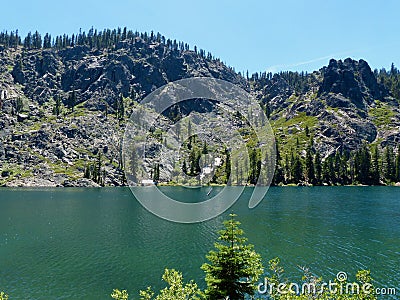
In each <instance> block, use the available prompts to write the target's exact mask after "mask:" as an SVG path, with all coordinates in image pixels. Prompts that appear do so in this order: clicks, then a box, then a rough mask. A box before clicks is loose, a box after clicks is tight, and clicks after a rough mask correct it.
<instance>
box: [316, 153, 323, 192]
mask: <svg viewBox="0 0 400 300" xmlns="http://www.w3.org/2000/svg"><path fill="white" fill-rule="evenodd" d="M314 167H315V182H316V184H317V185H320V184H321V183H322V162H321V155H320V154H319V152H318V151H317V153H316V154H315V158H314Z"/></svg>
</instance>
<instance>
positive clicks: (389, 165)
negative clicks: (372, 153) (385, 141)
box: [384, 145, 396, 182]
mask: <svg viewBox="0 0 400 300" xmlns="http://www.w3.org/2000/svg"><path fill="white" fill-rule="evenodd" d="M384 166H385V172H384V175H385V178H386V181H387V182H393V181H394V179H395V178H394V177H395V176H394V175H395V173H396V172H395V164H394V153H393V148H392V146H390V145H388V146H386V148H385V152H384Z"/></svg>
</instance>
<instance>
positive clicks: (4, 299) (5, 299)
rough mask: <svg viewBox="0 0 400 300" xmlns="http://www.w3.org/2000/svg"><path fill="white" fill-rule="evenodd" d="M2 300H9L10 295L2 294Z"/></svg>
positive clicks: (0, 299)
mask: <svg viewBox="0 0 400 300" xmlns="http://www.w3.org/2000/svg"><path fill="white" fill-rule="evenodd" d="M0 300H8V295H7V294H5V293H4V292H0Z"/></svg>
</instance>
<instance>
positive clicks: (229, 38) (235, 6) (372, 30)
mask: <svg viewBox="0 0 400 300" xmlns="http://www.w3.org/2000/svg"><path fill="white" fill-rule="evenodd" d="M2 2H3V3H1V14H0V30H8V31H10V30H15V29H19V32H20V34H21V35H25V34H26V33H27V32H28V31H35V30H38V31H39V32H41V33H42V34H44V33H45V32H49V33H51V34H52V36H54V35H56V34H62V33H68V34H72V33H76V32H79V28H82V30H85V31H87V30H88V29H90V27H92V26H93V27H94V28H96V29H99V30H101V29H104V28H115V27H118V26H120V27H124V26H126V27H128V28H129V29H132V30H138V31H151V30H154V31H155V32H157V31H158V32H160V33H161V34H163V35H165V36H166V37H167V38H171V39H177V40H181V41H184V42H187V43H189V44H190V45H191V47H193V46H194V45H197V46H198V47H199V48H203V49H205V50H206V51H210V52H211V53H213V54H214V55H215V56H217V57H220V58H221V59H222V60H223V61H224V62H226V63H227V64H228V65H230V66H232V67H235V69H236V71H246V70H249V72H250V73H252V72H256V71H272V72H275V71H280V70H299V71H301V70H304V71H312V70H315V69H319V68H320V67H322V66H324V65H326V64H327V63H328V62H329V58H331V57H333V58H337V59H343V58H346V57H352V58H355V59H359V58H363V59H365V60H367V61H368V62H369V63H370V65H371V67H372V68H373V69H374V68H381V67H385V68H389V67H390V64H391V63H392V62H394V63H395V65H396V66H398V67H400V51H399V49H400V1H397V0H382V1H378V0H377V1H370V0H363V1H360V0H310V1H305V0H304V1H302V0H291V1H289V0H274V1H269V0H264V1H263V0H257V1H256V0H246V1H236V0H230V1H227V0H202V1H191V0H186V1H178V0H130V1H120V0H114V1H103V0H97V1H95V0H79V1H78V0H29V1H25V0H23V1H2Z"/></svg>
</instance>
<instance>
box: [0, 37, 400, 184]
mask: <svg viewBox="0 0 400 300" xmlns="http://www.w3.org/2000/svg"><path fill="white" fill-rule="evenodd" d="M39 48H40V47H39ZM196 76H207V77H215V78H220V79H224V80H227V81H230V82H232V83H235V84H238V85H240V86H241V87H243V88H245V89H251V92H252V93H253V94H254V96H255V97H256V98H257V99H258V100H259V101H260V103H262V105H264V106H265V107H266V110H267V113H268V114H270V119H271V124H272V126H273V128H274V131H275V134H276V138H277V139H278V141H279V145H280V148H281V150H282V151H283V152H285V151H288V150H289V149H291V148H293V147H294V146H295V145H296V144H297V147H298V144H300V145H301V147H302V148H301V149H305V147H306V144H307V142H308V140H309V136H310V132H311V134H312V135H313V136H314V143H315V148H316V149H318V151H320V152H321V153H322V156H323V157H328V156H329V155H331V154H334V153H335V152H336V151H337V150H338V149H342V150H354V149H357V148H359V147H360V146H361V145H362V143H363V142H367V143H370V144H374V143H375V144H379V145H380V146H381V147H385V146H386V145H388V144H391V145H393V146H396V145H397V144H398V143H399V142H400V110H399V99H396V98H395V97H394V96H393V92H392V91H391V90H390V88H388V87H387V86H385V85H384V84H383V83H381V82H379V81H378V79H377V78H378V76H377V74H376V73H374V72H372V70H371V69H370V67H369V65H368V63H367V62H365V61H363V60H360V61H355V60H352V59H346V60H344V61H336V60H331V61H330V62H329V65H328V66H327V67H324V68H322V69H321V70H319V71H315V72H313V73H311V74H298V73H289V72H287V73H280V74H274V75H273V74H260V75H257V76H253V77H252V78H250V79H249V80H248V81H247V80H245V79H244V78H243V77H241V76H240V74H237V73H235V72H234V70H233V69H232V68H229V67H227V66H226V65H224V64H223V63H222V62H221V61H220V60H218V59H214V58H213V57H212V56H206V55H204V53H202V52H200V53H199V52H198V51H194V50H190V49H188V47H181V49H177V47H171V45H168V44H167V43H165V41H162V40H156V39H147V40H146V39H143V38H141V37H140V36H135V37H134V38H131V39H126V40H121V41H118V42H117V43H115V45H114V46H113V47H112V48H107V47H93V46H89V45H70V46H66V47H60V48H57V47H49V48H46V49H43V48H40V49H27V48H26V47H24V46H22V45H17V46H16V47H12V48H11V47H3V46H0V107H1V112H0V116H1V118H0V185H7V186H16V185H17V186H18V185H21V186H76V185H79V186H96V185H98V184H104V185H123V184H124V181H125V179H124V174H123V173H124V172H123V171H122V166H121V139H122V133H123V130H124V125H125V122H126V119H127V118H128V117H129V115H130V113H131V112H132V110H133V108H134V107H135V106H136V105H137V103H138V102H140V101H141V100H142V99H143V98H144V97H145V96H146V95H147V94H149V93H150V92H151V91H153V90H155V89H156V88H157V87H159V86H162V85H164V84H166V83H168V82H171V81H174V80H177V79H182V78H188V77H196ZM185 105H186V106H185ZM185 105H183V106H181V107H178V108H177V112H175V116H176V115H179V114H182V113H184V114H187V113H188V112H190V111H191V110H193V109H194V110H196V109H197V108H198V107H196V106H198V103H197V102H196V101H195V102H192V104H185ZM99 163H100V164H101V166H102V168H101V170H102V171H101V174H95V175H93V170H95V169H96V164H99ZM169 169H173V167H171V168H169ZM88 174H91V175H88ZM165 176H166V175H165Z"/></svg>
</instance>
